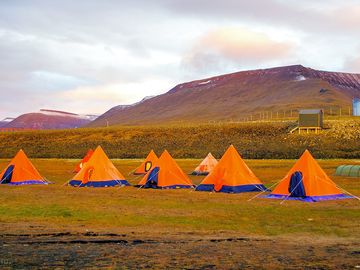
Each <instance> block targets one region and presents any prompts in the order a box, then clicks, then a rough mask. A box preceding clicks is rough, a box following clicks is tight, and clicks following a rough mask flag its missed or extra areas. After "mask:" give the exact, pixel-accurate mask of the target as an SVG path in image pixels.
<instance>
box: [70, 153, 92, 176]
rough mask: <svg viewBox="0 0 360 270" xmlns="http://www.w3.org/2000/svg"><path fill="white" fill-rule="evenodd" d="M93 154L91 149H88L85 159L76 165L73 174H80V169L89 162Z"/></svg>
mask: <svg viewBox="0 0 360 270" xmlns="http://www.w3.org/2000/svg"><path fill="white" fill-rule="evenodd" d="M93 153H94V151H93V150H92V149H89V150H88V152H87V153H86V155H85V157H84V158H83V159H82V160H81V161H80V162H79V164H78V165H76V167H75V170H74V172H76V173H78V172H80V170H81V168H82V167H83V166H84V165H85V163H86V162H88V161H89V159H90V158H91V156H92V154H93Z"/></svg>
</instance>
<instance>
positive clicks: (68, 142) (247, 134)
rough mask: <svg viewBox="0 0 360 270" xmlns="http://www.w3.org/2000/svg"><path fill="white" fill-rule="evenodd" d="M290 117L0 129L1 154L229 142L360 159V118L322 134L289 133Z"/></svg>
mask: <svg viewBox="0 0 360 270" xmlns="http://www.w3.org/2000/svg"><path fill="white" fill-rule="evenodd" d="M294 124H295V123H294V122H249V123H237V124H229V123H228V124H212V125H210V124H207V125H191V124H189V125H182V126H180V125H178V126H175V125H170V126H143V127H141V126H139V127H109V128H91V129H86V128H82V129H68V130H53V131H51V130H48V131H28V132H15V133H0V140H1V142H2V143H1V144H0V157H7V158H9V157H12V156H13V155H14V154H15V153H16V152H17V151H18V150H19V149H20V148H23V149H24V150H25V151H26V152H27V153H28V154H29V156H30V157H42V158H81V157H82V156H83V155H85V153H86V152H87V150H88V149H89V148H94V147H96V146H97V145H101V146H103V147H104V149H105V151H106V152H107V153H108V154H109V156H110V157H112V158H144V157H145V156H146V155H147V153H148V152H149V151H150V149H154V150H155V152H156V153H157V154H160V153H161V152H162V151H163V150H164V149H168V150H169V151H170V153H171V154H173V155H174V157H176V158H203V157H205V156H206V155H207V154H208V152H211V153H213V154H214V155H215V157H217V158H219V157H221V155H222V154H223V153H224V151H225V150H226V148H227V147H228V146H229V144H230V143H232V144H234V145H235V146H236V147H237V148H238V149H239V151H240V153H241V154H242V155H243V157H245V158H298V157H299V155H300V154H301V153H302V152H303V151H304V150H305V149H309V150H311V151H312V152H313V154H314V155H315V157H317V158H360V120H356V118H354V119H353V120H351V119H349V120H341V121H335V120H331V121H326V122H325V125H326V127H327V128H328V129H325V130H324V131H323V132H322V133H321V134H319V135H314V134H308V135H307V134H301V135H299V134H289V133H288V132H289V130H290V129H291V128H292V127H293V126H294Z"/></svg>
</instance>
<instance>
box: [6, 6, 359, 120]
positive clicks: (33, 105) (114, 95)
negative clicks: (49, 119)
mask: <svg viewBox="0 0 360 270" xmlns="http://www.w3.org/2000/svg"><path fill="white" fill-rule="evenodd" d="M359 25H360V1H355V0H348V1H333V0H327V1H325V0H319V1H310V0H303V1H300V2H299V1H295V0H286V1H285V0H252V1H244V0H222V1H207V0H198V1H196V0H193V1H190V0H152V1H145V0H138V1H111V0H108V1H106V0H104V1H93V0H88V1H68V0H63V1H57V0H52V1H45V0H37V1H36V0H34V1H17V0H12V1H10V0H5V1H1V2H0V59H1V61H0V93H1V107H0V118H4V117H7V116H17V115H19V114H21V113H25V112H30V111H37V110H39V109H40V108H49V109H60V110H66V111H70V112H75V113H97V114H100V113H103V112H105V111H106V110H108V109H110V108H111V107H112V106H115V105H119V104H130V103H133V102H136V101H138V100H140V99H142V98H143V97H144V96H149V95H157V94H161V93H164V92H166V91H168V90H169V89H171V88H172V87H173V86H175V85H176V84H177V83H181V82H184V81H189V80H193V79H200V78H205V77H207V76H213V75H219V74H224V73H229V72H235V71H240V70H246V69H255V68H266V67H272V66H281V65H291V64H302V65H304V66H308V67H312V68H315V69H323V70H330V71H344V72H355V73H359V72H360V30H359Z"/></svg>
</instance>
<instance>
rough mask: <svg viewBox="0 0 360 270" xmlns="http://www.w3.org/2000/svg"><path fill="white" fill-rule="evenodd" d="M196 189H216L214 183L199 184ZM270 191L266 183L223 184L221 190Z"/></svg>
mask: <svg viewBox="0 0 360 270" xmlns="http://www.w3.org/2000/svg"><path fill="white" fill-rule="evenodd" d="M195 190H196V191H214V185H213V184H209V185H204V184H203V185H199V186H197V188H196V189H195ZM260 191H269V190H268V189H267V188H266V187H265V186H264V185H241V186H222V188H221V189H220V191H219V192H225V193H242V192H260Z"/></svg>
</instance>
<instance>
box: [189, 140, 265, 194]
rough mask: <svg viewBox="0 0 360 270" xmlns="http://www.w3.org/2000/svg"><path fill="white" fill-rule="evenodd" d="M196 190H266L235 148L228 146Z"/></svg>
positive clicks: (228, 191)
mask: <svg viewBox="0 0 360 270" xmlns="http://www.w3.org/2000/svg"><path fill="white" fill-rule="evenodd" d="M196 190H197V191H213V190H214V191H218V192H227V193H240V192H249V191H262V190H266V188H265V186H264V185H263V184H262V183H261V181H260V180H259V179H258V178H257V177H256V176H255V174H254V173H253V172H252V171H251V170H250V169H249V167H248V166H247V165H246V164H245V162H244V160H243V159H242V158H241V157H240V155H239V153H238V152H237V151H236V149H235V147H234V146H233V145H230V147H229V148H228V149H227V150H226V152H225V154H224V155H223V157H222V158H221V159H220V161H219V163H218V164H217V165H216V166H215V168H214V169H213V170H212V172H211V173H210V174H209V175H208V176H206V177H205V179H204V180H203V181H202V182H201V183H200V185H199V186H198V187H197V188H196Z"/></svg>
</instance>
